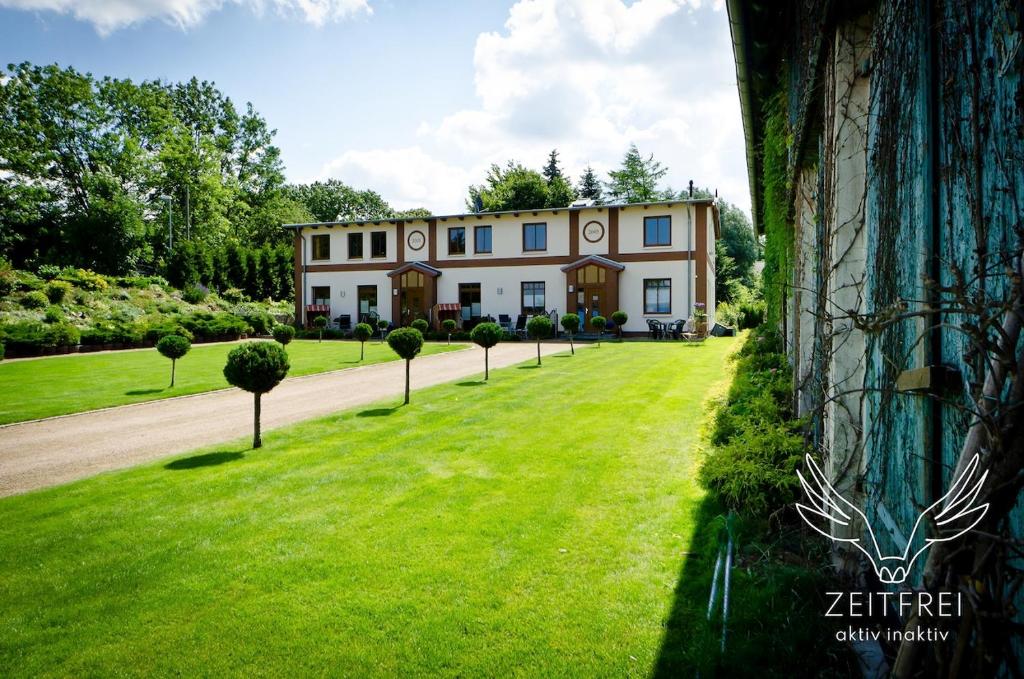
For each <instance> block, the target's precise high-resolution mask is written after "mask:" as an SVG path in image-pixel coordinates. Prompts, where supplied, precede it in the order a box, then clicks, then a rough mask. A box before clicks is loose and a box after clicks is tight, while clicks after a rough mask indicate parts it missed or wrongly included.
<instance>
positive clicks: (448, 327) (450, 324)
mask: <svg viewBox="0 0 1024 679" xmlns="http://www.w3.org/2000/svg"><path fill="white" fill-rule="evenodd" d="M441 327H442V328H444V331H445V332H446V333H448V345H449V346H451V343H452V333H453V332H455V328H457V327H459V324H458V323H456V322H455V319H454V318H446V319H444V320H443V321H441Z"/></svg>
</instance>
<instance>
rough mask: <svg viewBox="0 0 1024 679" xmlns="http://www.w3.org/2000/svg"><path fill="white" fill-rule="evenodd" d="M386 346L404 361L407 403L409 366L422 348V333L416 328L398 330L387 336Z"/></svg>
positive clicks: (407, 397) (406, 398)
mask: <svg viewBox="0 0 1024 679" xmlns="http://www.w3.org/2000/svg"><path fill="white" fill-rule="evenodd" d="M388 346H389V347H391V350H392V351H394V352H395V353H396V354H398V355H399V356H400V357H401V358H404V359H405V403H406V405H408V403H409V364H410V363H411V362H412V359H414V358H416V355H417V354H419V353H420V350H421V349H422V348H423V333H421V332H420V331H419V330H417V329H416V328H399V329H398V330H393V331H391V332H390V333H389V334H388Z"/></svg>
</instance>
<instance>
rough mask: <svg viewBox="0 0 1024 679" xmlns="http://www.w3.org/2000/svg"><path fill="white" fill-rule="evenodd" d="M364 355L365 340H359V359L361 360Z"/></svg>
mask: <svg viewBox="0 0 1024 679" xmlns="http://www.w3.org/2000/svg"><path fill="white" fill-rule="evenodd" d="M365 355H366V342H360V343H359V360H360V361H362V360H363V357H364V356H365Z"/></svg>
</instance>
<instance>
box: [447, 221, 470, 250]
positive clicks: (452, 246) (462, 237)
mask: <svg viewBox="0 0 1024 679" xmlns="http://www.w3.org/2000/svg"><path fill="white" fill-rule="evenodd" d="M448 254H449V255H464V254H466V229H465V227H462V226H454V227H452V228H450V229H448Z"/></svg>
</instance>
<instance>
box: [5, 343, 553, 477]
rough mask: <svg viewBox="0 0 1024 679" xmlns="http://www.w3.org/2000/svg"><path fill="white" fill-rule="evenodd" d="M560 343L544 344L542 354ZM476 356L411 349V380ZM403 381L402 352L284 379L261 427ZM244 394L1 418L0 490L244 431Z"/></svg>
mask: <svg viewBox="0 0 1024 679" xmlns="http://www.w3.org/2000/svg"><path fill="white" fill-rule="evenodd" d="M566 348H567V347H565V345H563V344H543V345H541V353H542V354H544V355H547V354H553V353H557V352H561V351H565V350H566ZM536 355H537V348H536V345H534V344H533V343H530V342H523V343H505V344H499V345H498V346H496V347H494V348H493V349H491V361H490V362H491V368H492V369H493V368H501V367H504V366H508V365H513V364H515V363H521V362H523V361H528V360H530V359H531V358H533V357H535V356H536ZM483 365H484V356H483V349H480V348H479V347H476V346H473V347H472V348H469V349H465V350H463V351H454V352H449V353H443V354H434V355H432V356H424V357H421V358H417V359H416V360H414V361H413V362H412V386H413V388H414V389H420V388H423V387H428V386H431V385H435V384H440V383H442V382H450V381H452V380H457V379H460V378H464V377H468V376H471V375H476V374H480V375H481V376H482V373H483ZM404 387H405V365H404V361H391V362H389V363H379V364H377V365H371V366H366V367H362V368H350V369H348V370H340V371H337V372H331V373H322V374H319V375H308V376H305V377H295V378H292V379H287V380H285V381H284V382H282V383H281V384H280V385H278V386H277V388H276V389H274V390H273V391H272V392H270V393H269V394H266V395H264V397H263V408H262V410H263V418H262V426H263V430H264V431H267V430H270V429H273V428H276V427H282V426H284V425H288V424H292V423H294V422H298V421H300V420H307V419H310V418H312V417H318V416H320V415H326V414H328V413H332V412H336V411H339V410H345V409H347V408H353V407H356V406H360V405H365V404H368V403H373V402H374V401H379V400H381V399H384V398H388V397H395V398H401V395H402V391H403V389H404ZM252 401H253V398H252V395H251V394H249V393H247V392H244V391H240V390H238V389H225V390H222V391H215V392H209V393H206V394H196V395H194V396H183V397H180V398H171V399H165V400H161V401H150V402H148V403H139V404H134V405H127V406H120V407H117V408H108V409H105V410H94V411H91V412H87V413H79V414H76V415H67V416H62V417H53V418H49V419H45V420H37V421H34V422H23V423H20V424H11V425H7V426H3V427H0V497H2V496H5V495H14V494H16V493H24V492H27V491H30V490H35V489H37V488H44V487H46V486H53V485H57V484H61V483H67V482H69V481H74V480H75V479H80V478H83V477H86V476H91V475H93V474H96V473H99V472H102V471H107V470H110V469H120V468H123V467H130V466H132V465H136V464H139V463H141V462H146V461H149V460H154V459H158V458H161V457H167V456H170V455H174V454H177V453H183V452H187V451H189V450H194V449H196V448H201V447H204V446H208V445H212V444H215V443H219V442H222V441H230V440H233V439H237V438H240V437H244V436H249V437H251V436H252V407H253V404H252Z"/></svg>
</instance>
